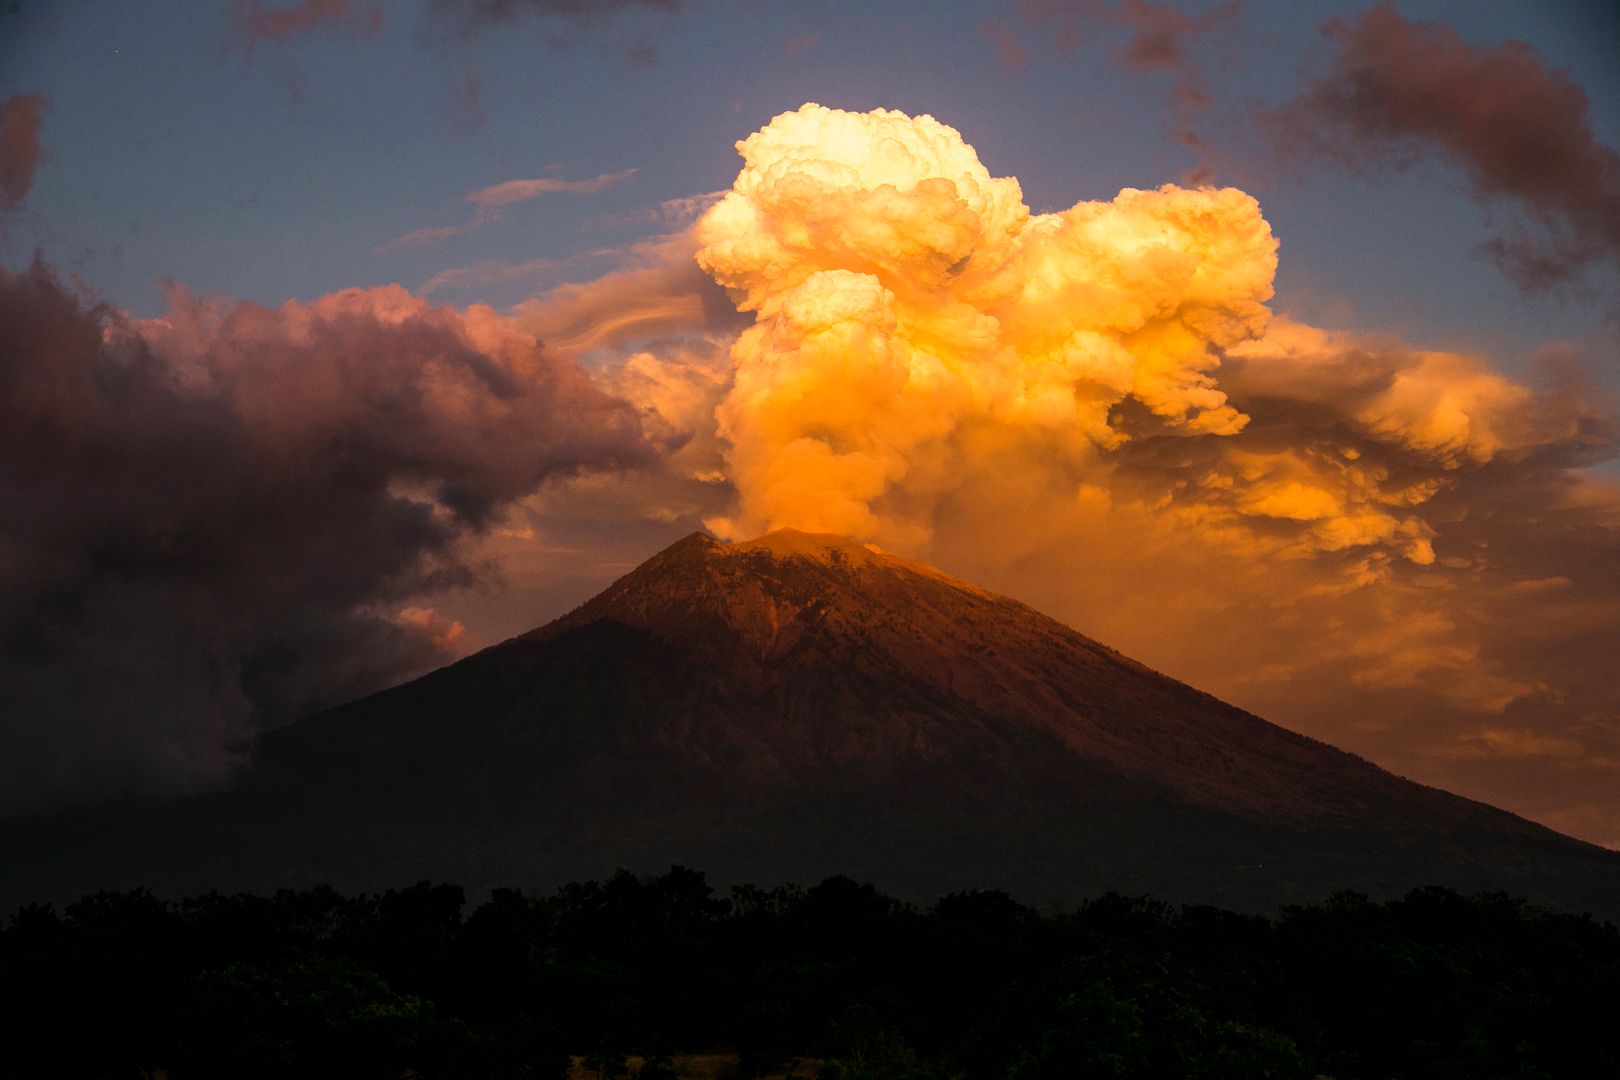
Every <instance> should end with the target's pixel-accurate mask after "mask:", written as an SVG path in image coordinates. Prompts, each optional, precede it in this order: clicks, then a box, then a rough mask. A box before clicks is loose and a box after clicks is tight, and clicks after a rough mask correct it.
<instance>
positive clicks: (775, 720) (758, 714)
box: [100, 531, 1620, 917]
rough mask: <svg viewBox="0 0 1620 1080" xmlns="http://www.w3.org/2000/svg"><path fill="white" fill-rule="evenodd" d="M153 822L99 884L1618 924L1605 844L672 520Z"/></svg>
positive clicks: (823, 552) (311, 722)
mask: <svg viewBox="0 0 1620 1080" xmlns="http://www.w3.org/2000/svg"><path fill="white" fill-rule="evenodd" d="M147 821H148V826H146V827H145V829H146V833H148V834H154V835H160V836H166V837H167V840H168V847H169V849H170V850H169V851H168V852H167V853H166V854H163V855H162V856H161V857H160V856H159V855H158V854H153V844H152V841H151V836H150V835H147V836H145V837H144V838H143V836H142V828H143V827H142V826H141V825H139V824H129V823H122V822H114V823H112V824H111V825H106V824H104V825H103V828H106V829H110V830H111V832H109V833H107V836H108V837H116V836H122V837H124V838H125V840H126V841H127V843H128V844H129V845H130V853H129V854H124V855H120V854H118V853H117V852H114V853H110V854H104V856H103V858H105V859H109V860H114V861H117V859H120V858H121V859H122V863H121V865H122V870H121V871H119V873H113V872H111V871H107V872H105V873H103V874H102V877H103V878H108V877H111V878H115V879H119V880H125V881H130V880H131V878H132V877H133V875H136V874H138V873H143V872H144V873H146V874H148V875H149V876H157V877H166V880H174V881H176V882H183V883H184V884H185V885H189V886H191V887H193V888H203V889H207V888H231V887H254V888H270V887H275V886H278V885H283V884H298V883H311V882H315V881H330V882H332V883H333V884H337V885H339V886H340V887H349V888H377V887H382V886H385V885H390V884H397V883H398V882H400V881H404V880H415V879H416V878H419V877H424V876H426V877H435V878H441V879H443V878H450V879H454V880H460V881H462V882H464V883H467V884H469V885H472V886H474V887H480V886H496V885H518V886H535V887H540V886H546V885H553V884H559V883H561V882H562V881H566V880H569V879H571V878H586V877H593V876H600V875H602V874H604V873H608V872H611V871H612V870H613V869H614V868H615V867H616V866H620V865H623V866H629V867H632V868H635V869H638V870H649V871H651V870H660V869H663V868H664V867H666V866H668V865H670V864H671V863H684V864H686V865H692V866H697V867H701V868H704V869H707V870H709V871H710V872H711V873H712V874H714V876H715V877H716V878H717V880H721V881H754V882H775V881H782V880H798V881H807V880H813V879H816V878H818V877H820V876H826V875H828V874H833V873H846V874H851V875H853V876H856V877H861V878H865V879H867V880H872V881H874V882H875V883H877V884H879V885H881V886H883V887H887V888H891V889H894V890H895V891H897V892H900V893H902V894H906V895H913V896H918V897H922V896H927V895H930V894H933V895H938V894H940V893H943V892H948V891H952V890H956V889H963V888H1004V889H1007V890H1008V891H1012V892H1014V893H1015V894H1018V895H1022V896H1026V897H1029V898H1030V899H1037V900H1051V901H1068V900H1073V899H1077V898H1079V897H1080V896H1083V895H1089V894H1092V893H1095V892H1098V891H1101V890H1104V889H1117V890H1120V891H1129V892H1150V893H1154V894H1157V895H1161V896H1164V897H1166V898H1169V899H1185V900H1198V901H1210V902H1217V903H1222V904H1225V905H1227V906H1236V907H1245V908H1251V909H1266V908H1270V907H1274V906H1275V905H1276V904H1277V903H1282V902H1291V901H1304V900H1312V899H1320V898H1321V897H1322V896H1324V895H1326V894H1327V893H1328V892H1331V891H1334V890H1336V889H1339V888H1356V889H1359V890H1361V891H1364V892H1369V893H1373V894H1381V893H1382V894H1389V893H1398V892H1403V891H1405V889H1407V888H1410V887H1414V886H1419V885H1427V884H1447V885H1452V886H1453V887H1458V888H1463V889H1465V890H1470V891H1472V890H1476V889H1482V888H1484V889H1502V890H1504V891H1510V892H1516V893H1520V894H1523V895H1526V896H1531V897H1533V898H1536V899H1541V900H1544V901H1546V902H1550V903H1554V904H1557V905H1560V906H1566V907H1575V908H1587V909H1593V910H1601V911H1605V912H1609V913H1612V914H1614V915H1615V916H1616V917H1620V855H1616V854H1615V853H1612V852H1608V851H1605V850H1603V849H1600V848H1596V847H1593V846H1592V845H1588V844H1585V843H1583V842H1581V841H1578V840H1575V839H1573V838H1569V837H1564V836H1561V835H1560V834H1557V833H1555V832H1553V831H1551V830H1549V829H1546V828H1544V827H1542V826H1540V825H1536V824H1534V823H1532V822H1528V821H1525V820H1524V819H1522V818H1518V817H1515V816H1514V815H1511V814H1508V813H1507V812H1505V811H1502V810H1498V809H1496V808H1493V807H1489V806H1487V805H1485V804H1482V803H1477V802H1474V801H1471V800H1467V799H1464V798H1461V797H1459V796H1456V795H1452V794H1450V793H1447V792H1443V791H1440V790H1439V789H1435V788H1429V787H1425V786H1423V785H1419V784H1416V783H1413V782H1411V781H1408V780H1404V779H1401V778H1400V777H1397V776H1395V775H1393V774H1391V773H1388V772H1386V771H1385V770H1383V769H1380V768H1378V767H1377V766H1376V765H1373V764H1372V763H1370V762H1367V761H1365V760H1364V759H1362V758H1359V757H1356V756H1355V755H1352V754H1348V753H1345V752H1344V751H1341V750H1337V749H1335V748H1333V747H1331V746H1329V745H1328V744H1326V743H1322V742H1320V741H1318V740H1314V739H1311V738H1309V737H1307V736H1304V735H1301V734H1298V733H1295V732H1290V731H1287V730H1286V729H1284V728H1281V727H1278V726H1276V725H1274V724H1271V723H1269V722H1267V721H1265V720H1263V719H1261V718H1259V717H1256V716H1253V715H1251V714H1249V713H1246V712H1244V711H1243V710H1241V709H1238V708H1236V707H1234V706H1231V705H1227V704H1225V703H1224V702H1221V701H1219V700H1218V699H1216V698H1214V697H1212V696H1210V695H1208V694H1206V693H1204V692H1202V691H1199V690H1196V689H1194V688H1192V687H1190V686H1187V685H1185V684H1183V683H1180V682H1177V681H1175V680H1173V679H1170V678H1168V677H1166V676H1164V675H1162V674H1160V673H1158V672H1155V671H1153V670H1152V669H1150V668H1148V667H1146V666H1145V665H1142V664H1140V663H1138V662H1136V661H1134V660H1131V659H1129V658H1128V657H1125V656H1123V655H1121V654H1119V653H1118V652H1116V651H1114V650H1112V649H1109V648H1108V647H1107V646H1104V645H1102V644H1100V643H1098V642H1095V641H1093V640H1092V639H1090V638H1088V637H1086V636H1085V635H1083V634H1081V633H1080V632H1078V631H1076V630H1074V629H1073V628H1070V627H1067V626H1065V625H1063V624H1062V623H1059V622H1057V621H1056V620H1053V619H1051V618H1049V617H1047V616H1045V615H1042V614H1041V613H1039V612H1038V611H1036V610H1035V609H1033V608H1031V607H1029V606H1027V605H1025V604H1022V603H1019V602H1018V601H1015V600H1012V599H1010V598H1007V597H1003V596H999V595H997V594H995V593H991V592H988V591H986V590H984V589H981V588H979V587H977V586H974V585H971V584H969V583H966V582H960V581H958V580H956V579H955V578H952V577H951V576H949V575H947V574H945V573H943V572H941V571H939V570H936V569H934V568H932V567H928V566H924V565H922V564H917V563H911V562H908V561H907V560H904V559H901V558H899V557H897V556H893V555H890V554H888V553H885V552H882V551H880V550H876V549H873V548H871V547H869V546H867V545H861V544H857V543H855V542H854V541H850V540H847V539H845V538H841V537H830V536H824V535H817V534H808V533H800V532H792V531H786V532H778V533H773V534H770V535H768V536H766V537H763V538H761V539H759V540H756V541H750V542H747V543H743V544H734V545H727V544H722V543H720V542H718V541H715V540H713V539H712V538H710V537H707V536H705V535H703V534H701V533H694V534H692V535H690V536H688V537H686V538H684V539H682V540H679V541H677V542H676V543H674V544H672V545H670V546H669V547H667V548H665V549H664V550H663V551H661V552H659V553H657V554H655V555H654V556H652V557H651V558H649V559H648V560H647V561H646V562H644V563H642V564H641V565H640V566H638V567H637V568H635V569H634V570H632V571H631V572H629V573H628V574H626V575H624V576H623V577H621V578H620V579H619V580H617V581H615V582H614V583H613V584H611V585H609V586H608V587H607V588H606V589H604V590H603V591H602V592H601V593H599V594H598V595H597V596H595V597H593V598H591V599H590V600H588V601H586V602H585V603H584V604H581V605H580V606H579V607H577V608H575V609H574V610H573V611H570V612H568V613H566V614H564V615H563V616H561V617H560V618H558V619H555V620H553V621H552V622H550V623H547V624H545V625H544V626H540V627H537V628H535V629H534V630H532V631H529V632H527V633H525V634H521V635H518V636H517V637H514V638H512V639H510V640H508V641H506V642H502V643H500V644H498V645H495V646H491V647H490V648H487V649H484V650H482V651H480V652H478V653H475V654H473V655H471V656H469V657H466V658H464V659H462V660H460V661H458V662H456V663H454V664H451V665H449V666H447V667H445V668H441V669H439V670H438V671H435V672H432V673H429V674H427V675H425V676H423V677H421V678H419V679H417V680H414V681H412V682H410V683H406V684H403V685H401V686H398V687H394V688H392V689H389V690H385V691H382V692H381V693H379V694H375V695H372V696H370V697H367V698H363V699H361V700H359V701H356V702H351V703H349V704H347V705H344V706H341V707H339V708H336V709H332V710H327V711H326V712H323V713H320V714H317V715H315V716H312V717H308V718H305V719H304V720H301V721H299V722H298V723H297V724H294V725H291V726H290V727H288V728H283V729H280V730H278V731H274V732H269V733H267V734H266V735H265V736H264V737H263V739H262V740H261V745H260V750H259V754H258V758H257V761H256V764H255V767H254V769H253V771H252V772H251V773H250V774H249V775H248V776H247V777H246V778H245V779H244V781H243V783H242V784H241V785H240V786H239V787H238V788H236V789H234V790H233V791H231V792H228V793H225V794H222V795H216V796H212V797H209V798H206V799H200V800H190V801H186V802H182V803H177V804H173V805H171V806H170V807H168V808H166V809H164V810H163V811H161V812H160V813H158V814H157V815H156V816H155V817H153V816H151V815H148V818H147ZM152 822H157V824H155V825H154V824H151V823H152ZM154 830H155V832H154ZM100 842H101V846H102V850H103V851H104V852H106V850H107V849H108V848H109V847H112V848H117V847H118V843H117V842H115V841H114V840H110V839H106V838H103V839H102V840H101V841H100ZM141 852H146V853H147V854H146V855H145V856H142V855H141V854H140V853H141ZM119 874H122V877H121V878H120V877H119ZM132 883H134V884H151V883H152V882H150V881H139V880H134V881H132ZM177 887H179V886H178V885H177Z"/></svg>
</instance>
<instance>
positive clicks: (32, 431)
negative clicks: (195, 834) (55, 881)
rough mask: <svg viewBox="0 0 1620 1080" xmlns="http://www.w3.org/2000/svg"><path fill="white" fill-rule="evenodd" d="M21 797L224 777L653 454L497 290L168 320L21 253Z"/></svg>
mask: <svg viewBox="0 0 1620 1080" xmlns="http://www.w3.org/2000/svg"><path fill="white" fill-rule="evenodd" d="M0 324H3V325H5V326H6V327H7V333H6V335H5V339H4V341H3V342H0V432H3V433H4V434H3V435H0V490H3V502H4V504H5V505H6V506H7V507H8V508H9V509H8V512H7V513H6V514H5V515H4V516H3V517H0V551H3V553H4V557H3V558H0V646H3V649H0V699H3V700H5V701H6V703H7V707H6V709H5V710H4V713H3V716H0V740H3V741H4V744H5V745H6V747H7V753H6V754H5V755H4V758H3V759H0V792H3V793H4V795H3V797H0V812H5V813H18V812H26V811H29V810H34V809H40V808H47V807H49V806H51V805H57V804H60V803H62V802H63V801H73V800H86V799H94V798H101V797H108V796H115V795H119V794H124V793H136V794H163V793H172V792H177V791H188V790H199V789H205V788H208V787H212V786H217V785H219V784H222V783H224V782H226V781H227V780H228V778H229V776H230V774H231V772H232V770H233V769H234V768H235V767H236V766H237V765H239V764H240V763H241V762H242V761H243V760H244V759H245V757H246V756H247V755H248V754H249V753H250V750H251V743H252V739H253V736H254V734H255V732H256V731H258V730H261V729H262V728H264V727H266V726H270V725H274V724H277V723H280V722H285V721H289V720H292V719H294V718H296V717H297V716H299V715H301V714H303V713H306V712H308V711H310V710H313V709H316V708H319V707H321V706H324V705H328V704H332V703H334V702H337V701H340V700H343V699H346V698H349V697H352V696H354V695H357V694H361V693H365V692H368V691H370V690H373V689H377V688H379V687H381V686H384V685H387V684H389V683H392V682H395V681H398V680H399V679H400V678H402V677H404V676H407V675H410V674H413V673H415V672H418V671H421V670H423V669H424V668H425V667H427V666H429V665H431V664H433V663H435V662H438V661H442V660H443V659H445V658H447V656H448V653H447V651H446V650H447V649H450V648H453V647H454V643H455V641H456V639H457V637H458V636H459V634H460V628H459V626H457V625H456V624H455V623H454V622H453V620H449V619H446V618H443V617H440V616H438V615H437V614H436V613H434V612H433V611H432V609H431V608H429V607H426V606H424V605H423V603H422V602H421V601H420V599H419V598H420V597H422V596H423V595H424V594H431V593H433V592H434V591H436V590H442V589H445V588H447V587H451V586H456V585H461V584H466V583H469V582H472V581H474V580H476V579H478V578H479V577H480V575H482V574H484V573H486V571H487V569H488V568H486V567H483V566H481V565H479V564H478V563H477V562H476V560H475V557H474V556H473V555H472V554H471V548H472V542H473V541H476V540H477V539H478V538H479V537H480V536H482V535H483V534H485V533H486V532H488V531H489V530H490V529H491V528H492V527H493V526H495V525H496V524H498V522H499V521H500V520H501V518H502V515H503V514H504V513H505V512H506V511H507V510H508V508H510V507H511V506H512V505H513V504H514V503H515V502H516V501H517V500H520V499H522V498H524V497H526V496H529V495H531V494H532V493H534V492H535V491H537V490H538V489H541V488H542V487H543V486H544V485H546V484H547V483H548V482H549V481H553V480H556V479H561V478H566V477H571V476H578V475H580V474H583V473H587V472H591V471H604V470H605V471H611V470H616V469H622V468H629V467H635V466H638V465H642V464H648V463H652V462H655V461H657V460H658V459H659V457H660V455H661V453H662V449H661V448H660V447H658V446H655V445H654V444H653V443H652V442H650V441H649V440H648V438H647V437H646V436H645V435H644V433H643V430H642V426H641V421H640V418H639V417H638V415H637V413H636V411H635V410H634V409H633V408H632V407H631V406H629V405H628V404H626V403H625V402H623V401H622V400H619V399H617V398H614V397H611V396H608V395H607V394H604V393H602V392H601V391H599V390H597V389H596V388H595V387H594V386H593V385H592V384H591V382H590V380H589V377H588V376H587V375H586V374H585V373H584V371H583V370H581V369H580V368H579V367H578V366H577V365H575V364H574V363H572V362H571V361H566V360H562V359H559V358H557V357H554V356H552V355H550V354H548V353H546V352H544V351H543V350H542V349H541V348H540V347H539V346H538V344H537V343H536V341H535V339H534V338H533V337H532V336H531V335H528V334H525V333H523V332H521V331H519V330H517V329H516V328H514V327H513V326H512V325H511V324H510V323H509V322H508V321H507V320H505V319H504V318H502V317H500V316H498V315H496V314H495V313H493V312H492V311H490V310H488V309H481V308H476V307H475V308H472V309H468V310H467V311H465V312H456V311H452V310H450V309H445V308H435V307H431V306H429V305H428V304H426V303H424V302H423V301H421V300H419V299H417V298H415V297H413V296H411V295H410V294H409V293H407V292H405V291H404V290H403V289H400V288H398V287H387V288H379V289H372V290H348V291H345V292H340V293H337V294H334V295H331V296H327V297H323V298H321V299H319V300H316V301H313V302H309V303H297V302H289V303H287V304H285V305H283V306H281V307H279V308H273V309H271V308H263V307H259V306H257V305H253V304H249V303H237V302H208V301H203V300H199V299H197V298H195V297H193V296H191V295H189V294H186V293H185V292H183V291H179V290H176V291H175V292H174V294H173V295H172V297H171V304H170V309H169V311H168V313H167V314H166V315H165V316H164V317H163V318H161V319H155V320H148V321H134V320H130V319H127V318H123V317H120V316H119V315H117V314H116V313H113V312H111V311H108V310H106V309H102V308H86V307H85V306H83V305H82V304H81V303H80V302H79V301H78V300H77V299H76V298H75V297H74V296H73V295H71V294H70V293H69V292H68V291H67V290H66V289H64V288H63V287H62V286H61V285H60V284H59V283H58V282H57V281H56V280H55V279H54V277H53V275H52V274H51V272H50V270H49V269H48V268H47V267H45V266H44V265H43V264H42V263H41V262H39V261H38V260H36V262H35V265H34V266H33V267H32V268H31V269H30V270H29V271H27V272H24V273H20V274H12V273H10V272H4V271H0Z"/></svg>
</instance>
